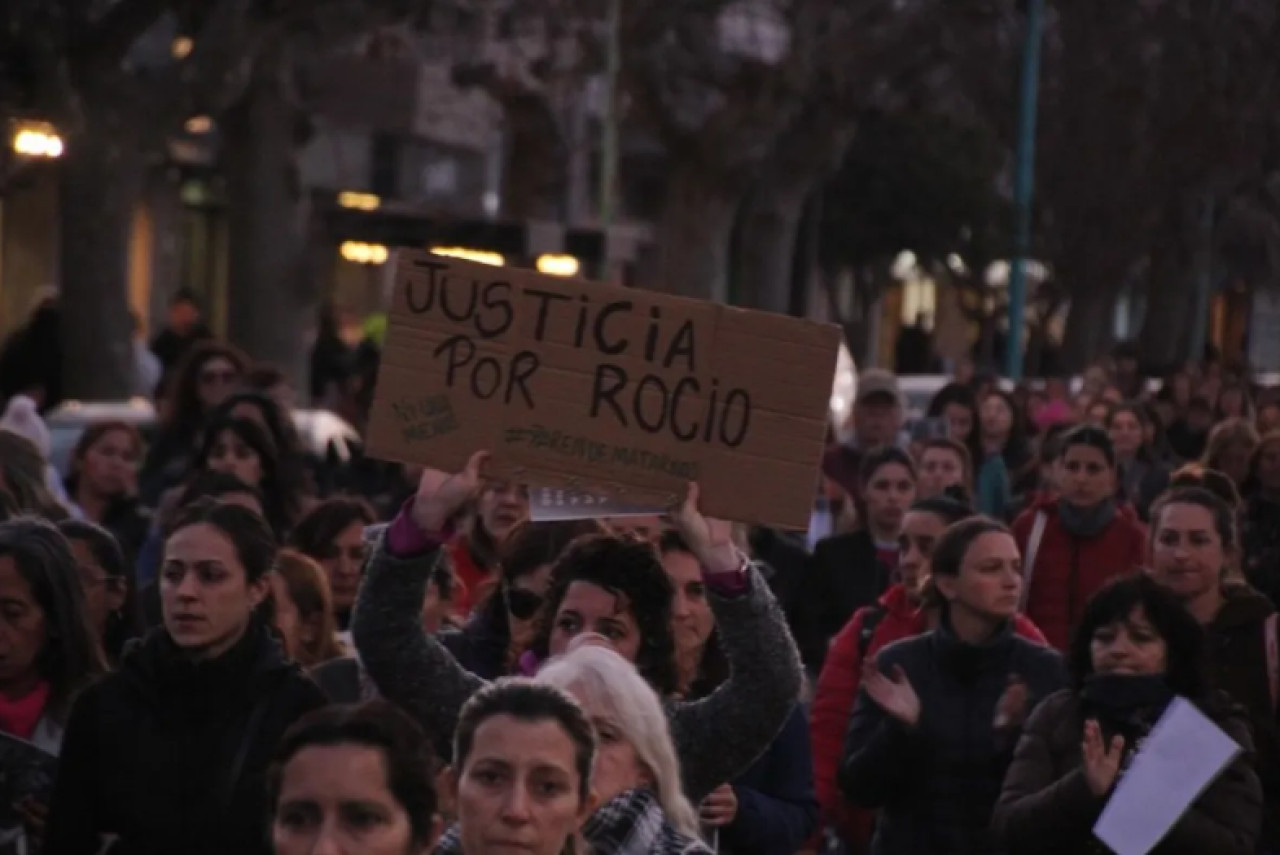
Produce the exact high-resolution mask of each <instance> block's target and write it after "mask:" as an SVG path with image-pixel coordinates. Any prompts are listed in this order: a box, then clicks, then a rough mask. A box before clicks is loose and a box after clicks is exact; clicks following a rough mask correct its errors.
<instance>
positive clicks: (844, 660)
mask: <svg viewBox="0 0 1280 855" xmlns="http://www.w3.org/2000/svg"><path fill="white" fill-rule="evenodd" d="M972 516H974V511H973V508H972V507H970V505H969V502H968V497H967V496H966V495H964V494H963V492H961V491H954V492H952V493H950V494H947V495H942V496H935V497H934V498H931V499H922V500H920V501H917V502H916V503H915V504H914V505H912V506H911V510H909V511H907V515H906V517H905V518H904V519H903V521H902V536H901V537H900V538H899V541H898V543H899V546H898V548H899V551H900V553H901V555H900V557H899V559H898V579H899V581H898V582H897V583H895V584H894V585H892V586H891V587H890V588H889V590H887V591H885V592H884V595H883V596H882V597H881V598H880V601H879V602H877V603H875V604H874V605H870V606H864V607H863V608H861V609H858V611H857V612H856V613H855V614H854V616H853V617H852V618H851V619H850V620H849V622H848V623H847V624H845V625H844V628H843V629H841V630H840V632H839V634H838V635H836V637H835V638H834V639H833V640H832V642H831V650H830V651H829V652H828V653H827V660H826V662H824V663H823V665H822V673H821V675H819V677H818V682H817V686H816V687H815V689H814V695H813V709H812V712H811V713H810V717H809V738H810V740H811V741H812V743H813V769H814V782H815V784H816V786H817V792H818V802H819V804H820V805H821V807H822V811H823V818H824V822H825V824H826V825H828V826H829V827H831V828H832V830H833V831H834V832H835V833H836V835H837V836H839V838H840V839H841V840H843V841H844V842H845V844H846V845H848V846H850V847H851V848H852V851H854V852H864V851H866V849H867V847H868V846H870V844H871V829H872V825H873V820H874V814H873V813H872V812H870V811H866V810H859V809H858V808H855V807H853V806H852V805H850V804H849V803H848V802H847V801H845V799H844V798H843V796H841V794H840V789H839V787H837V786H836V770H837V767H838V766H839V765H840V753H841V751H842V749H843V747H844V736H845V732H846V731H847V730H848V729H849V716H850V715H851V714H852V712H853V704H854V701H855V700H856V699H857V697H858V689H859V687H860V686H861V683H862V672H863V669H864V665H865V663H867V662H870V661H874V660H875V657H876V656H877V655H878V654H879V652H880V651H881V650H882V649H884V648H885V647H887V646H888V645H890V644H892V643H894V642H895V641H901V640H902V639H904V638H914V637H915V636H917V635H920V634H922V633H925V632H929V631H930V630H933V629H936V628H937V626H938V623H939V622H940V621H941V619H942V608H941V606H942V602H941V597H939V596H938V594H937V591H936V589H935V588H934V586H933V585H932V584H931V583H930V582H929V559H930V556H931V555H932V554H933V549H934V545H935V544H936V543H937V542H938V539H939V538H940V537H942V534H943V532H945V531H946V530H947V527H948V526H951V525H954V524H955V523H958V522H960V521H961V520H966V519H969V518H970V517H972ZM1014 632H1016V633H1017V634H1018V635H1020V636H1022V637H1023V638H1027V639H1030V640H1031V641H1034V642H1036V643H1037V644H1043V643H1044V636H1042V635H1041V634H1040V631H1039V630H1038V629H1036V627H1035V624H1033V623H1032V622H1031V621H1029V620H1028V619H1027V618H1026V617H1025V616H1023V615H1017V616H1015V618H1014Z"/></svg>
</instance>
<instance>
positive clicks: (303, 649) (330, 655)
mask: <svg viewBox="0 0 1280 855" xmlns="http://www.w3.org/2000/svg"><path fill="white" fill-rule="evenodd" d="M269 602H270V612H271V624H272V625H273V626H274V627H275V629H276V632H277V634H278V635H279V638H280V641H281V644H282V645H283V647H284V654H285V656H287V657H288V658H290V659H292V660H293V661H294V662H297V663H298V664H299V665H301V666H302V667H303V668H314V667H315V666H317V665H320V664H322V663H324V662H329V661H330V660H333V659H337V658H338V657H340V656H342V655H343V654H344V653H345V651H344V650H343V649H342V644H341V643H340V642H339V641H338V629H337V623H336V622H335V621H334V618H333V602H332V599H331V598H330V596H329V581H328V579H326V578H325V575H324V571H323V570H321V569H320V565H319V564H317V563H316V562H315V561H313V560H311V559H310V558H308V557H307V556H305V555H303V554H302V553H301V552H297V551H296V550H292V549H282V550H280V552H279V554H278V555H277V556H276V564H275V572H274V573H272V574H271V598H270V601H269Z"/></svg>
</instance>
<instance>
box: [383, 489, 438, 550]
mask: <svg viewBox="0 0 1280 855" xmlns="http://www.w3.org/2000/svg"><path fill="white" fill-rule="evenodd" d="M413 502H414V500H413V499H412V498H411V499H409V500H408V501H406V502H405V503H404V504H403V505H402V506H401V507H400V513H398V514H396V518H395V519H394V520H393V521H392V522H391V525H389V526H387V551H388V552H390V553H391V554H392V555H393V556H394V557H396V558H412V557H414V556H416V555H422V554H424V553H427V552H430V551H431V550H433V549H439V548H440V547H441V546H442V545H443V544H444V543H445V542H447V541H448V540H449V537H450V533H449V532H447V531H439V532H428V531H423V530H422V529H420V528H418V524H417V523H415V522H414V521H413Z"/></svg>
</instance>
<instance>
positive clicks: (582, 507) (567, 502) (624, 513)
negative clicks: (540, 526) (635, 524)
mask: <svg viewBox="0 0 1280 855" xmlns="http://www.w3.org/2000/svg"><path fill="white" fill-rule="evenodd" d="M666 511H667V509H666V508H662V507H654V506H653V505H628V504H626V503H625V502H620V501H618V500H616V499H614V498H611V497H609V496H607V495H603V494H600V493H591V492H587V491H585V490H572V489H563V488H560V487H535V488H533V489H532V490H530V491H529V518H530V519H531V520H533V521H534V522H557V521H560V520H594V519H618V518H622V517H652V516H661V515H662V514H664V513H666Z"/></svg>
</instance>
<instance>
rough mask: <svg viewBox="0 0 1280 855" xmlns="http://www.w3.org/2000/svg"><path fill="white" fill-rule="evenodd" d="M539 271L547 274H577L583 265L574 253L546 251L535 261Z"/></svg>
mask: <svg viewBox="0 0 1280 855" xmlns="http://www.w3.org/2000/svg"><path fill="white" fill-rule="evenodd" d="M535 267H537V269H538V272H539V273H543V274H546V275H547V276H577V275H578V271H579V270H581V269H582V265H581V264H580V263H579V262H578V259H576V258H574V257H573V256H572V255H558V254H556V253H546V254H545V255H540V256H538V260H537V262H536V263H535Z"/></svg>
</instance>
